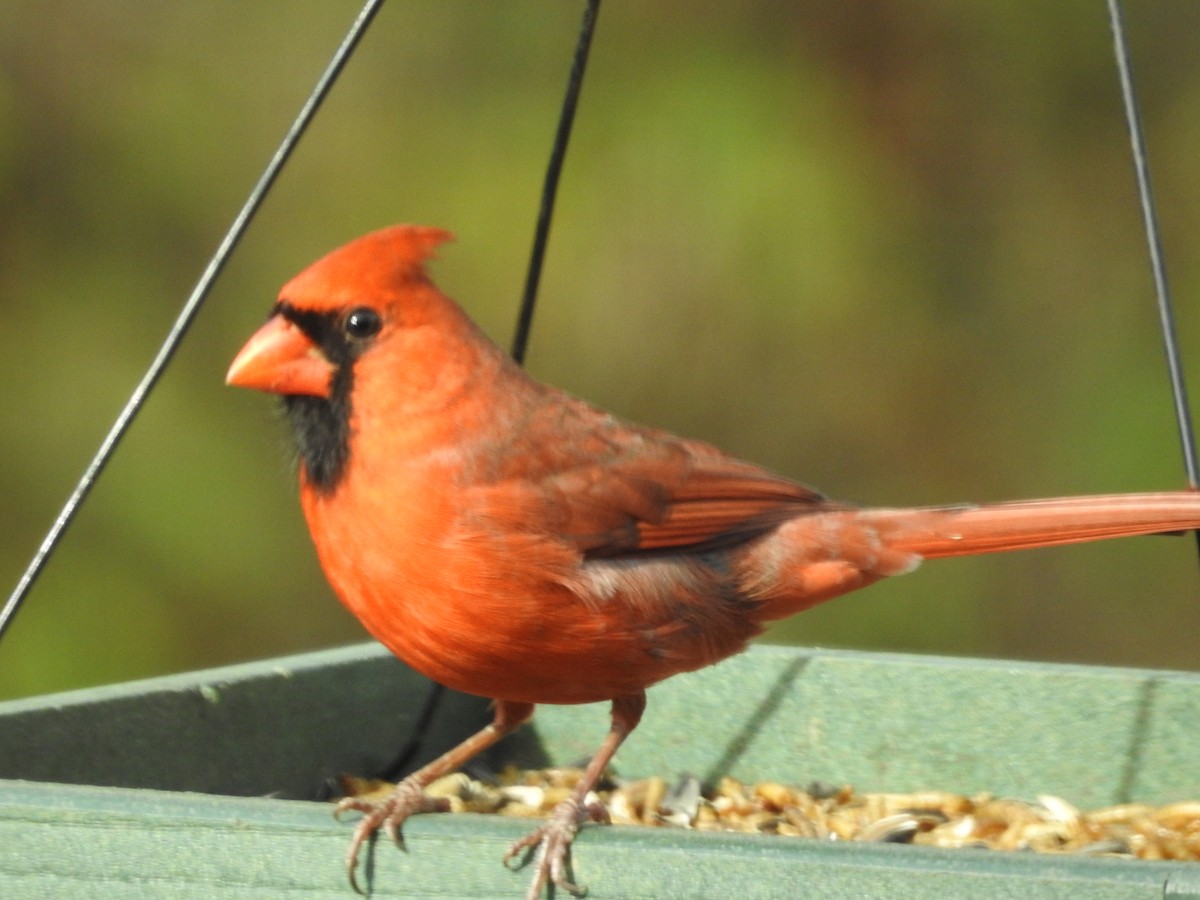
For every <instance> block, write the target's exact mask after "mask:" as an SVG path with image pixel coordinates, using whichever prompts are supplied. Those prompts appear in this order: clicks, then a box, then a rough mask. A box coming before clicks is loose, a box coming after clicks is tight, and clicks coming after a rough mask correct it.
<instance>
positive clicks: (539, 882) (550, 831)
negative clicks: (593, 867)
mask: <svg viewBox="0 0 1200 900" xmlns="http://www.w3.org/2000/svg"><path fill="white" fill-rule="evenodd" d="M588 821H593V822H602V823H604V824H606V825H607V824H608V821H609V819H608V813H607V812H606V811H605V809H604V807H603V806H601V805H600V804H599V803H588V802H586V801H583V800H579V799H577V798H575V797H570V798H568V799H566V800H564V801H563V802H562V803H560V804H558V806H556V807H555V808H554V812H552V813H551V814H550V817H549V818H548V819H547V820H546V821H545V822H544V823H543V824H542V825H541V826H540V827H538V828H536V829H535V830H534V831H532V832H530V833H529V834H527V835H526V836H525V837H523V838H521V839H520V840H519V841H517V842H516V843H515V844H513V845H512V846H511V847H509V849H508V853H506V854H504V864H505V865H506V866H509V868H512V865H511V862H512V860H513V859H514V858H516V857H517V856H522V860H521V863H520V864H521V865H524V863H525V862H527V861H528V859H529V854H530V852H533V853H534V854H535V858H534V866H535V867H536V868H535V869H534V873H533V881H532V882H530V884H529V892H528V893H527V894H526V895H525V900H538V898H539V897H541V895H542V888H544V887H545V886H546V885H547V884H548V883H549V884H553V885H554V886H555V887H559V888H562V889H563V890H564V891H566V892H567V893H569V894H572V895H574V896H576V897H582V896H583V895H584V894H586V893H587V887H586V886H585V885H578V884H575V883H574V882H572V881H571V880H570V877H569V873H570V868H571V842H572V841H573V840H575V835H576V833H578V831H579V826H580V825H582V824H583V823H584V822H588Z"/></svg>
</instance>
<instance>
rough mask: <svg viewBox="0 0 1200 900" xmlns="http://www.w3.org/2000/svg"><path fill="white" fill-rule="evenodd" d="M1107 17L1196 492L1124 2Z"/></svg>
mask: <svg viewBox="0 0 1200 900" xmlns="http://www.w3.org/2000/svg"><path fill="white" fill-rule="evenodd" d="M1108 18H1109V22H1110V24H1111V25H1112V32H1113V50H1114V53H1115V55H1116V60H1117V76H1118V78H1119V80H1120V82H1121V97H1122V99H1123V100H1124V103H1125V121H1126V124H1127V125H1128V128H1129V141H1130V144H1131V145H1132V147H1133V168H1134V172H1135V173H1136V175H1137V185H1138V197H1139V199H1140V201H1141V205H1142V219H1143V221H1144V223H1145V226H1146V242H1147V244H1148V245H1149V248H1150V270H1151V272H1152V274H1153V276H1154V290H1155V294H1156V296H1157V298H1158V318H1159V324H1160V327H1161V328H1162V338H1163V350H1164V351H1165V352H1166V356H1167V371H1168V373H1169V376H1170V379H1171V395H1172V397H1173V399H1174V403H1175V420H1176V422H1177V424H1178V427H1179V442H1180V445H1181V448H1182V450H1183V464H1184V468H1185V469H1186V471H1187V480H1188V486H1189V487H1191V488H1192V489H1193V490H1195V489H1196V488H1197V486H1198V484H1200V463H1198V462H1197V456H1196V439H1195V436H1194V433H1193V430H1192V416H1191V404H1190V403H1189V402H1188V396H1187V385H1186V383H1185V381H1184V377H1183V360H1182V357H1181V356H1180V352H1179V338H1178V335H1177V333H1176V328H1175V312H1174V308H1173V305H1172V303H1171V291H1170V288H1169V286H1168V284H1167V267H1166V263H1165V262H1164V261H1163V249H1162V237H1161V234H1160V232H1159V227H1158V215H1157V213H1156V212H1155V203H1154V192H1153V191H1152V190H1151V187H1150V166H1149V162H1148V161H1147V156H1146V138H1145V134H1144V132H1143V130H1142V121H1141V115H1140V113H1139V112H1138V105H1137V94H1136V92H1135V91H1134V88H1133V71H1132V68H1131V66H1130V62H1129V46H1128V44H1127V42H1126V40H1125V23H1124V20H1123V18H1122V15H1121V4H1120V0H1108ZM1196 546H1197V550H1198V551H1200V531H1197V532H1196Z"/></svg>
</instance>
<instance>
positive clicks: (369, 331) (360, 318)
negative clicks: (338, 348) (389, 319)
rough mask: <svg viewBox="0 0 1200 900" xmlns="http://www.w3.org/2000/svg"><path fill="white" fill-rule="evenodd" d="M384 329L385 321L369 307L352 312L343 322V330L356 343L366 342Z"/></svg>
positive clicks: (362, 307)
mask: <svg viewBox="0 0 1200 900" xmlns="http://www.w3.org/2000/svg"><path fill="white" fill-rule="evenodd" d="M382 327H383V319H381V318H379V313H377V312H375V310H373V309H371V308H370V307H369V306H360V307H359V308H358V309H352V310H350V312H348V313H346V318H345V320H344V321H343V322H342V330H343V331H345V332H346V336H347V337H349V338H351V339H352V340H355V341H365V340H366V339H367V338H371V337H374V336H375V335H377V334H378V333H379V329H380V328H382Z"/></svg>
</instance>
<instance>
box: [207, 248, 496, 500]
mask: <svg viewBox="0 0 1200 900" xmlns="http://www.w3.org/2000/svg"><path fill="white" fill-rule="evenodd" d="M450 237H451V235H450V233H449V232H446V231H442V230H440V229H437V228H422V227H417V226H411V225H396V226H393V227H391V228H385V229H382V230H380V231H376V232H372V233H371V234H368V235H365V236H364V237H361V238H358V239H357V240H354V241H352V242H350V243H349V244H346V245H345V246H343V247H340V248H338V249H337V250H334V251H333V252H332V253H330V254H328V255H327V256H325V257H323V258H322V259H320V260H318V261H317V262H315V263H313V264H312V265H311V266H309V267H308V268H307V269H305V270H304V271H303V272H301V273H300V274H299V275H297V276H296V277H295V278H293V279H292V280H291V281H289V282H288V283H287V284H286V285H284V287H283V289H282V290H281V291H280V293H279V299H278V300H277V301H276V303H275V305H274V307H273V308H272V310H271V314H270V316H269V318H268V319H267V322H266V324H264V325H263V326H262V327H261V328H259V329H258V331H256V332H255V333H254V335H253V336H252V337H251V338H250V340H249V341H247V342H246V344H245V346H244V347H242V349H241V351H240V352H239V353H238V355H237V357H236V358H235V359H234V361H233V364H232V365H231V366H230V367H229V373H228V374H227V375H226V377H225V381H226V383H227V384H230V385H235V386H237V387H246V388H254V389H256V390H260V391H268V392H270V393H274V394H280V395H282V396H283V398H284V404H285V408H286V410H287V413H288V417H289V419H290V420H291V422H292V425H293V430H294V431H295V433H296V438H297V442H298V449H299V453H300V459H301V462H302V464H303V468H304V473H305V476H306V480H307V481H308V482H309V483H310V484H312V485H313V486H314V487H316V488H318V489H322V488H324V489H330V490H331V489H332V488H333V487H336V485H337V483H338V481H339V480H340V478H341V475H342V474H343V471H344V469H345V465H346V462H347V459H348V456H349V441H350V434H351V415H352V409H353V407H354V405H355V403H356V402H357V399H359V398H355V397H353V394H354V393H355V391H354V385H355V382H356V380H358V381H361V380H362V379H364V378H366V379H368V380H370V379H372V378H375V379H378V380H379V381H383V379H384V378H386V379H389V380H390V381H391V382H392V387H390V388H388V389H387V390H386V393H388V394H395V395H399V393H400V382H401V380H402V379H403V378H404V372H403V371H399V370H398V367H396V366H389V365H387V362H388V361H387V360H386V358H381V357H386V352H385V351H384V348H385V347H387V346H389V345H390V346H392V347H394V348H401V347H402V346H403V343H404V340H405V338H404V335H406V334H407V335H412V334H413V333H416V332H418V331H423V332H436V331H440V332H442V333H450V332H453V331H455V328H454V327H453V324H455V323H458V322H459V318H460V317H461V319H462V321H466V320H465V316H462V314H461V311H460V310H458V308H457V307H456V306H454V304H453V303H451V302H450V301H449V300H447V299H446V298H444V297H442V296H441V295H440V294H439V293H438V292H437V291H436V289H434V288H433V286H432V285H431V284H430V282H429V280H428V278H427V276H426V274H425V262H426V261H427V260H428V259H429V258H430V257H432V256H433V253H434V250H435V249H436V248H437V246H438V245H439V244H441V243H442V242H443V241H446V240H449V239H450ZM447 323H451V327H447ZM425 324H434V325H435V326H436V325H439V324H440V325H441V326H442V327H441V328H440V329H439V328H437V327H435V328H432V329H421V328H420V326H422V325H425ZM466 327H468V328H470V326H466ZM458 330H459V331H462V328H461V327H460V328H458ZM472 330H473V329H472ZM433 349H437V348H433ZM442 355H443V356H445V354H444V353H443V354H442ZM412 356H413V354H411V353H410V354H409V359H408V363H409V364H408V365H405V366H404V369H406V370H408V371H409V372H410V373H411V372H414V371H416V370H420V369H422V368H423V369H425V370H427V371H428V370H430V369H431V368H436V367H433V366H430V365H428V364H426V365H424V366H422V363H423V362H425V361H423V360H420V359H413V358H412ZM368 360H370V361H371V362H374V361H375V360H378V362H379V365H378V366H376V367H375V369H374V370H372V369H371V367H370V365H369V364H368ZM385 369H386V371H384V370H385ZM374 393H376V394H383V393H385V391H383V390H377V391H375V392H374Z"/></svg>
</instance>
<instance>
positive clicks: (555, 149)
mask: <svg viewBox="0 0 1200 900" xmlns="http://www.w3.org/2000/svg"><path fill="white" fill-rule="evenodd" d="M599 12H600V0H588V3H587V5H586V7H585V8H584V10H583V22H582V24H581V25H580V26H579V40H578V41H576V44H575V55H574V57H573V59H572V61H571V72H570V74H569V75H568V76H567V96H566V98H565V99H564V100H563V105H562V112H561V113H559V117H558V128H557V129H556V130H555V133H554V143H553V145H552V146H551V148H550V162H549V163H548V164H547V166H546V180H545V182H544V183H543V185H542V201H541V206H540V207H539V209H538V220H537V227H536V228H535V229H534V233H533V248H532V249H531V250H530V253H529V271H528V274H527V275H526V277H525V292H524V294H523V295H522V297H521V308H520V310H519V311H518V313H517V328H516V333H515V334H514V336H513V344H512V356H513V359H515V360H516V361H517V362H518V363H524V362H525V349H526V347H527V346H528V344H529V331H530V329H531V328H532V327H533V310H534V304H535V302H536V300H537V289H538V282H539V281H540V280H541V277H542V263H543V261H544V259H545V256H546V242H547V241H548V240H549V238H550V220H551V218H552V217H553V215H554V197H555V195H556V194H557V192H558V179H559V176H560V175H561V174H562V166H563V160H564V159H565V158H566V155H567V144H568V142H569V141H570V137H571V126H572V125H573V124H574V121H575V108H576V106H578V104H579V92H580V89H581V88H582V87H583V73H584V70H585V69H586V67H587V58H588V51H589V50H590V48H591V45H592V33H593V32H594V31H595V29H596V16H597V14H598V13H599ZM445 695H446V689H445V687H443V686H442V685H441V684H439V683H438V682H436V681H435V682H433V688H432V689H431V690H430V692H429V693H428V694H427V695H426V696H425V703H424V705H423V706H422V707H421V712H420V713H419V715H418V716H417V722H418V725H417V727H416V728H415V729H414V731H413V737H412V738H411V739H410V740H409V741H408V742H407V743H406V744H405V745H404V746H403V747H401V748H400V751H399V752H398V753H397V754H396V757H395V759H393V760H392V761H391V762H390V763H388V765H387V767H386V769H385V770H384V772H383V775H382V777H383V778H386V779H389V780H395V779H397V778H399V777H400V775H401V774H402V773H403V772H405V771H406V770H407V769H408V767H409V764H410V763H411V762H412V760H413V759H414V757H415V756H416V754H417V753H418V752H419V751H420V749H421V744H422V742H423V740H424V737H425V732H426V730H427V728H428V726H429V723H430V722H431V721H432V720H433V717H434V715H435V713H436V712H437V708H438V707H439V706H440V705H441V703H442V700H443V699H444V698H445Z"/></svg>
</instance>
